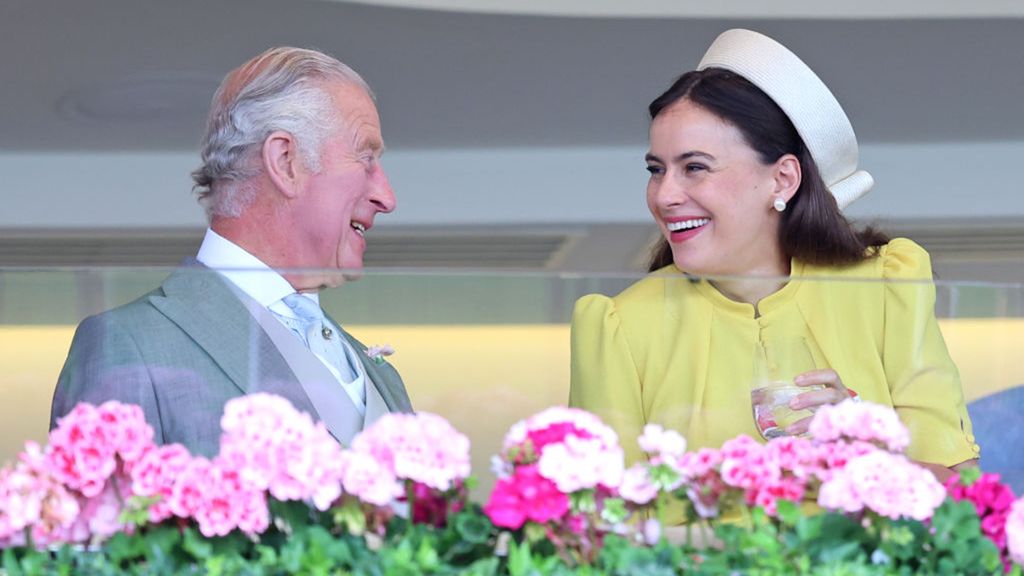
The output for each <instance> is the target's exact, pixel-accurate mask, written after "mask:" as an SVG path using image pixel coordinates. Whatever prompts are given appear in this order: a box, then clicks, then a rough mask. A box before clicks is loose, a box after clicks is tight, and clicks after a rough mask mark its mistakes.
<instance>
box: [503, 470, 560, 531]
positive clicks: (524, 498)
mask: <svg viewBox="0 0 1024 576" xmlns="http://www.w3.org/2000/svg"><path fill="white" fill-rule="evenodd" d="M568 511H569V498H568V497H567V496H566V495H565V494H563V493H562V492H561V491H560V490H559V489H558V487H557V486H556V485H555V484H554V482H552V481H551V480H548V479H547V478H544V477H543V476H541V475H540V473H539V471H538V470H537V467H536V466H533V465H526V466H519V467H517V468H516V469H515V472H514V474H513V475H512V476H511V477H509V478H499V479H498V482H497V483H496V484H495V486H494V490H493V491H492V492H491V496H490V499H489V500H488V501H487V504H486V505H485V506H484V513H486V514H487V517H488V518H490V519H491V522H494V525H495V526H501V527H504V528H512V529H517V528H520V527H522V525H523V523H524V522H526V521H527V520H530V521H532V522H537V523H540V524H543V523H545V522H551V521H554V520H559V519H561V518H562V517H563V516H565V514H566V513H567V512H568Z"/></svg>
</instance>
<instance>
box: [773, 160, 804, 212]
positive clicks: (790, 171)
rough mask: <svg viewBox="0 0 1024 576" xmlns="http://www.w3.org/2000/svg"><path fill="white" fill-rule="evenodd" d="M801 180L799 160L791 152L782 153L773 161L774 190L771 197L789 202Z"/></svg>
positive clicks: (798, 187)
mask: <svg viewBox="0 0 1024 576" xmlns="http://www.w3.org/2000/svg"><path fill="white" fill-rule="evenodd" d="M802 180H803V173H802V172H801V170H800V160H799V159H797V157H796V156H794V155H792V154H783V155H782V156H781V157H780V158H779V159H778V160H776V161H775V190H774V192H773V193H772V198H780V199H782V200H783V201H785V202H789V201H790V199H792V198H793V196H794V195H796V191H797V190H799V189H800V182H801V181H802Z"/></svg>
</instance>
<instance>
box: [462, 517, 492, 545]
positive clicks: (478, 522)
mask: <svg viewBox="0 0 1024 576" xmlns="http://www.w3.org/2000/svg"><path fill="white" fill-rule="evenodd" d="M453 524H454V526H455V531H456V533H457V534H458V536H459V538H460V539H462V540H465V541H466V542H470V543H473V544H483V543H485V542H487V541H488V540H490V539H491V537H492V536H493V535H494V533H495V527H494V524H492V523H491V521H490V519H489V518H487V516H484V515H483V514H479V513H470V512H460V513H458V514H457V515H456V516H455V521H454V523H453Z"/></svg>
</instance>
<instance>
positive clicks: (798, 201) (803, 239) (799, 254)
mask: <svg viewBox="0 0 1024 576" xmlns="http://www.w3.org/2000/svg"><path fill="white" fill-rule="evenodd" d="M683 99H686V100H688V101H690V102H692V103H694V104H696V105H697V106H700V107H701V108H703V109H705V110H707V111H708V112H711V113H712V114H714V115H715V116H718V117H719V118H721V119H723V120H725V121H726V122H729V123H730V124H732V125H733V126H736V128H738V129H739V131H740V132H741V133H742V134H743V138H744V140H745V141H746V143H747V144H748V145H749V146H750V147H751V148H753V149H754V151H755V152H757V153H758V155H759V156H760V158H761V161H762V162H764V163H765V164H771V163H773V162H775V161H776V160H778V159H779V158H780V157H782V156H783V155H784V154H793V155H794V156H796V157H797V158H798V159H799V160H800V170H801V172H802V175H803V177H802V179H801V181H800V187H799V188H798V189H797V192H796V194H795V195H794V196H793V198H792V199H790V200H789V202H788V206H787V207H786V210H785V211H784V212H782V221H781V223H780V225H779V245H780V246H781V247H782V252H783V254H785V256H786V257H787V258H796V259H797V260H800V261H802V262H806V263H808V264H815V265H825V266H846V265H850V264H855V263H857V262H861V261H863V260H864V259H866V258H871V257H873V256H874V255H875V254H876V253H877V247H878V246H881V245H883V244H885V243H887V242H888V241H889V238H888V237H887V236H886V235H885V234H883V233H882V232H880V231H878V230H876V229H875V228H873V227H870V226H869V227H867V228H864V229H863V230H856V229H854V227H853V226H852V225H851V224H850V223H849V222H848V221H847V220H846V217H844V216H843V214H842V212H840V211H839V205H838V204H836V199H835V197H834V196H832V193H831V192H829V191H828V188H826V187H825V183H824V182H823V181H822V179H821V174H819V173H818V166H817V164H815V162H814V159H813V158H811V154H810V152H809V151H808V150H807V147H806V146H804V142H803V140H802V139H801V138H800V134H798V133H797V131H796V128H795V127H793V123H792V122H790V120H789V117H788V116H786V113H785V112H783V111H782V109H781V108H779V106H778V104H776V103H775V101H774V100H772V99H771V98H769V97H768V95H767V94H765V93H764V92H762V91H761V89H760V88H758V87H757V86H754V85H753V84H752V83H751V82H750V81H749V80H747V79H746V78H744V77H742V76H740V75H739V74H736V73H734V72H730V71H728V70H723V69H721V68H706V69H704V70H694V71H692V72H687V73H686V74H683V75H682V76H680V77H679V79H678V80H676V81H675V83H674V84H672V86H671V87H670V88H669V89H668V90H666V91H665V93H664V94H662V95H661V96H658V97H657V98H655V99H654V102H651V105H650V106H649V107H648V110H649V111H650V113H651V120H653V119H654V118H655V117H657V116H658V114H660V113H661V111H662V110H664V109H666V108H668V107H669V106H671V105H672V104H675V103H676V102H678V101H680V100H683ZM671 263H672V247H671V246H670V245H669V243H668V242H667V241H666V240H665V239H664V238H662V239H661V240H659V241H658V244H657V245H655V247H654V249H653V251H652V253H651V260H650V263H649V265H648V270H649V271H654V270H657V269H659V268H662V267H665V266H668V265H669V264H671Z"/></svg>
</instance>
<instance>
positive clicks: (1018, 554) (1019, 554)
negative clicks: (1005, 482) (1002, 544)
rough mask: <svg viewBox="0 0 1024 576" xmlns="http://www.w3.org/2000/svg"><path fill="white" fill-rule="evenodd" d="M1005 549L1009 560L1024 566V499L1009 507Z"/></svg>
mask: <svg viewBox="0 0 1024 576" xmlns="http://www.w3.org/2000/svg"><path fill="white" fill-rule="evenodd" d="M1006 549H1007V552H1008V553H1009V555H1010V559H1011V560H1013V561H1014V562H1016V563H1017V564H1021V565H1024V498H1020V499H1018V500H1016V501H1015V502H1014V503H1013V505H1011V506H1010V513H1009V515H1008V516H1007V518H1006Z"/></svg>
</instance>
